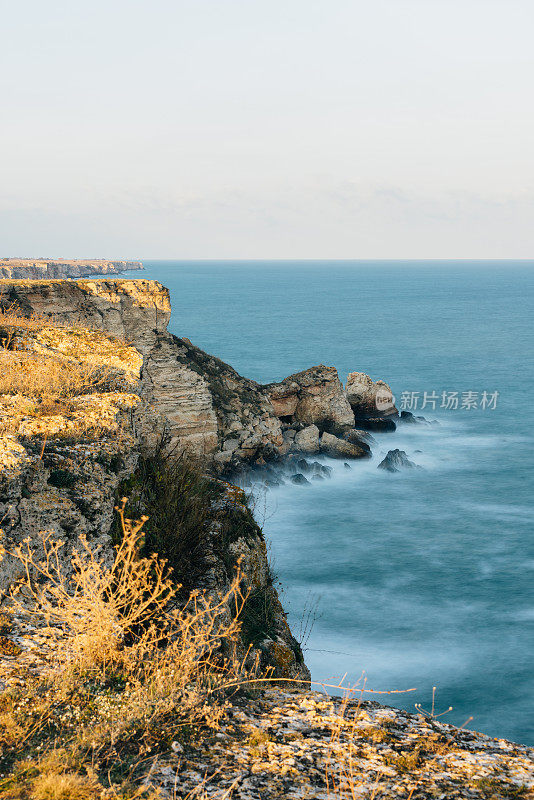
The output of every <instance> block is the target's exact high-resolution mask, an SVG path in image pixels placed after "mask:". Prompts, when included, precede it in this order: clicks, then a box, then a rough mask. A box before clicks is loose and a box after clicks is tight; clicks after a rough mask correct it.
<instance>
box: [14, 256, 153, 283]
mask: <svg viewBox="0 0 534 800" xmlns="http://www.w3.org/2000/svg"><path fill="white" fill-rule="evenodd" d="M127 269H143V264H142V263H141V261H106V260H103V259H84V260H79V259H76V260H73V261H68V260H67V259H64V258H58V259H53V260H50V259H47V258H38V259H33V258H0V278H15V279H21V278H22V279H24V278H27V279H39V278H88V277H90V276H91V275H117V274H118V273H120V272H124V270H127Z"/></svg>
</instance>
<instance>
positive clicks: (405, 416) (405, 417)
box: [399, 411, 438, 425]
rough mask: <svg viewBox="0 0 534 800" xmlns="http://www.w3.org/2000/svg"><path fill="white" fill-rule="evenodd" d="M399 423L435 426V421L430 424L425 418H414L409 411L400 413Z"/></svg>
mask: <svg viewBox="0 0 534 800" xmlns="http://www.w3.org/2000/svg"><path fill="white" fill-rule="evenodd" d="M399 422H405V423H407V424H409V425H437V424H438V423H437V421H436V420H434V421H433V422H431V421H430V420H429V419H426V417H416V416H415V414H412V412H411V411H401V415H400V417H399Z"/></svg>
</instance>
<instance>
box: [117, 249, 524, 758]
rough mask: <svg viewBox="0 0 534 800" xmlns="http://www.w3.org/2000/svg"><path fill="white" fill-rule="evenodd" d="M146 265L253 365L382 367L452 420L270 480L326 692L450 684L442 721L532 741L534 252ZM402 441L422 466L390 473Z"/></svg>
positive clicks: (230, 350) (440, 697)
mask: <svg viewBox="0 0 534 800" xmlns="http://www.w3.org/2000/svg"><path fill="white" fill-rule="evenodd" d="M144 264H145V271H144V272H143V273H139V272H132V273H131V276H132V277H138V278H140V277H144V278H151V279H152V278H153V279H156V280H159V281H161V282H162V283H163V284H165V286H167V287H168V288H169V290H170V293H171V299H172V318H171V322H170V326H169V329H170V330H171V331H172V332H173V333H175V334H177V335H178V336H187V337H188V338H189V339H191V341H192V342H193V343H194V344H196V345H198V346H199V347H201V348H203V349H204V350H206V351H208V352H209V353H212V354H214V355H216V356H218V357H219V358H221V359H222V360H223V361H225V362H227V363H229V364H231V365H232V366H233V367H234V368H235V369H236V370H238V372H240V373H241V374H242V375H245V376H247V377H249V378H253V379H254V380H256V381H259V382H261V383H268V382H270V381H278V380H281V379H282V378H285V377H286V376H288V375H290V374H292V373H294V372H298V371H300V370H304V369H306V368H308V367H310V366H313V365H317V364H326V365H331V366H334V367H336V368H337V370H338V372H339V375H340V378H341V380H342V381H345V380H346V377H347V374H348V373H349V372H352V371H359V372H366V373H367V374H369V375H370V376H371V377H372V378H373V379H375V380H376V379H378V378H382V379H383V380H385V381H386V382H387V383H389V384H390V386H391V388H392V390H393V393H394V395H395V397H396V400H397V406H398V407H399V408H403V409H405V410H408V411H412V412H413V413H414V414H416V415H422V416H424V417H425V418H426V419H428V420H431V421H433V420H435V421H437V423H439V424H433V425H424V424H421V425H402V426H401V425H399V426H398V428H397V431H396V432H394V433H381V434H378V433H377V434H374V437H375V439H376V444H374V445H373V458H372V459H371V460H366V461H354V462H352V463H351V465H350V466H351V469H347V468H346V467H345V466H344V463H343V462H340V461H333V460H328V459H322V460H323V461H324V463H328V465H329V466H331V467H332V468H333V473H332V478H331V479H330V480H327V481H324V482H319V481H317V482H315V483H313V484H312V485H311V486H296V485H293V484H286V485H285V486H281V487H277V488H270V489H269V490H266V489H264V488H263V487H261V486H256V488H255V499H254V506H255V514H256V517H257V519H258V521H259V523H260V524H261V525H262V527H263V531H264V534H265V537H266V539H267V542H268V547H269V553H270V558H271V562H272V565H273V569H274V571H275V573H276V575H277V578H278V580H279V582H280V585H279V589H280V591H281V593H282V594H281V597H282V602H283V604H284V606H285V608H286V610H287V611H288V620H289V623H290V625H291V627H292V629H293V631H294V633H295V635H296V637H297V638H299V639H300V640H301V642H302V645H303V649H304V655H305V660H306V663H307V664H308V666H309V667H310V669H311V672H312V679H313V681H314V682H315V683H316V685H317V686H319V685H320V684H322V683H325V684H330V685H336V684H339V683H340V682H343V685H345V686H348V685H351V686H356V687H357V688H358V689H359V688H361V689H365V690H366V692H367V691H368V690H374V691H375V692H388V691H391V690H395V691H396V692H400V693H395V694H373V693H371V692H369V693H368V694H365V695H364V697H365V698H366V699H374V700H378V701H380V702H383V703H385V704H388V705H394V706H396V707H400V708H404V709H407V710H409V711H414V710H415V708H416V704H420V706H422V707H423V708H424V709H426V710H427V711H431V710H432V708H431V707H432V702H433V693H434V713H435V714H441V713H442V712H443V716H442V717H440V719H441V720H443V721H446V722H450V723H452V724H454V725H464V724H465V725H466V726H467V727H468V728H471V729H475V730H478V731H481V732H483V733H486V734H488V735H490V736H492V737H505V738H508V739H511V740H513V741H518V742H523V743H534V730H533V716H534V715H533V698H534V675H533V652H534V636H533V633H534V600H533V584H534V580H533V579H534V542H533V535H532V533H533V519H534V502H533V500H534V492H533V483H532V480H533V474H534V469H533V466H534V464H533V461H534V456H533V452H534V448H533V444H534V433H533V428H532V410H531V408H530V405H531V403H533V402H534V392H533V389H534V386H533V383H534V378H533V376H534V369H533V366H534V364H533V360H534V330H533V313H532V312H533V298H534V262H527V261H417V262H415V261H181V260H176V261H144ZM127 274H129V273H127ZM394 448H400V449H401V450H404V451H405V452H406V453H407V455H408V457H409V459H410V460H412V461H413V462H414V463H416V464H417V465H418V466H420V467H421V469H410V470H404V471H402V472H399V473H395V474H392V473H388V472H385V471H383V470H379V469H377V466H378V464H379V462H380V461H381V460H382V459H383V458H384V456H385V454H386V453H387V452H388V450H390V449H394ZM434 687H436V688H435V691H434ZM409 689H414V690H415V691H406V690H409ZM329 691H336V690H333V689H330V690H329ZM450 708H451V709H452V710H448V709H450Z"/></svg>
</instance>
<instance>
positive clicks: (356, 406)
mask: <svg viewBox="0 0 534 800" xmlns="http://www.w3.org/2000/svg"><path fill="white" fill-rule="evenodd" d="M345 392H346V396H347V400H348V402H349V404H350V407H351V409H352V411H353V413H354V419H355V424H356V425H357V426H358V427H360V428H364V429H365V430H370V431H394V430H395V427H396V426H395V422H394V421H393V418H396V417H398V413H399V412H398V411H397V408H396V407H395V398H394V397H393V392H392V391H391V389H390V387H389V386H388V384H387V383H385V382H384V381H382V380H378V381H373V380H372V378H370V377H369V375H366V374H365V373H364V372H351V373H350V374H349V376H348V378H347V384H346V387H345Z"/></svg>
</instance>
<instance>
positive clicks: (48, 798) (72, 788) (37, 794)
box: [32, 772, 102, 800]
mask: <svg viewBox="0 0 534 800" xmlns="http://www.w3.org/2000/svg"><path fill="white" fill-rule="evenodd" d="M32 788H33V791H32V798H33V800H93V799H94V798H98V797H101V795H102V786H101V785H99V784H98V783H97V782H95V781H94V780H92V779H91V778H86V777H84V776H83V775H77V774H72V773H63V774H57V773H54V772H52V773H48V774H46V773H45V774H41V775H39V777H38V778H37V779H36V780H35V781H34V783H33V787H32Z"/></svg>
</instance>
